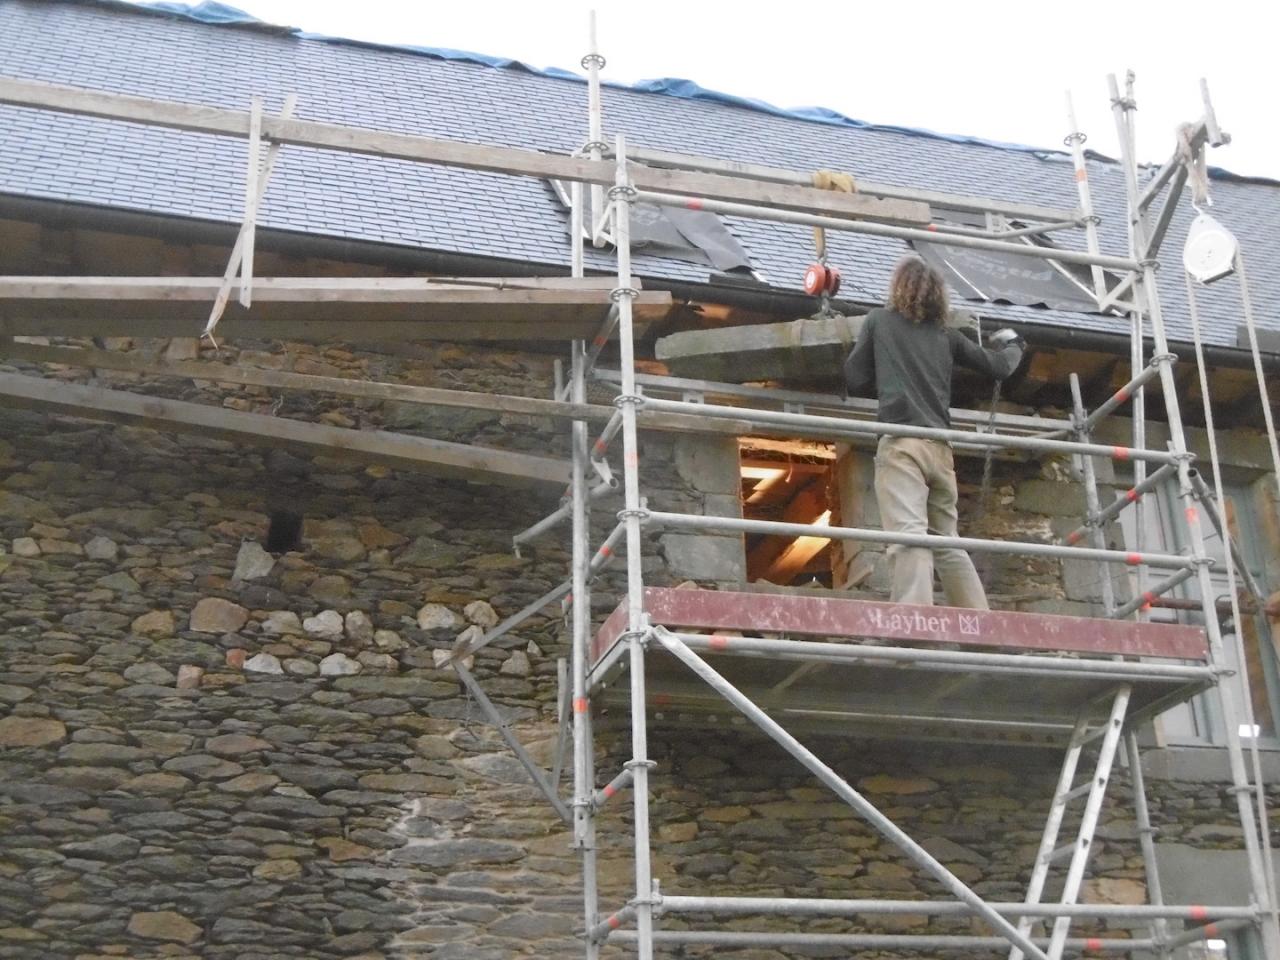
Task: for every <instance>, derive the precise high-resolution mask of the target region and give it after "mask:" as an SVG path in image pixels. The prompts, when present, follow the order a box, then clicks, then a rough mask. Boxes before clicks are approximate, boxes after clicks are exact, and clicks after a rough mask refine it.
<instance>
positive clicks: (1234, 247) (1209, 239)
mask: <svg viewBox="0 0 1280 960" xmlns="http://www.w3.org/2000/svg"><path fill="white" fill-rule="evenodd" d="M1197 211H1198V212H1197V215H1196V218H1195V219H1194V220H1192V221H1191V226H1190V227H1189V228H1188V229H1187V242H1186V245H1185V246H1184V247H1183V248H1182V265H1183V266H1184V267H1186V270H1187V273H1189V274H1190V275H1191V278H1192V279H1193V280H1196V281H1197V282H1199V283H1213V281H1215V280H1221V279H1222V278H1223V277H1225V276H1227V274H1229V273H1232V272H1233V271H1234V270H1235V268H1236V266H1235V264H1236V253H1237V252H1238V251H1239V249H1240V243H1239V241H1237V240H1236V238H1235V236H1234V235H1233V234H1232V233H1231V231H1230V230H1228V229H1227V228H1226V227H1224V226H1223V225H1222V224H1220V223H1219V222H1218V221H1217V220H1215V219H1213V217H1211V216H1209V215H1208V214H1207V213H1205V212H1204V211H1203V210H1200V209H1199V208H1197Z"/></svg>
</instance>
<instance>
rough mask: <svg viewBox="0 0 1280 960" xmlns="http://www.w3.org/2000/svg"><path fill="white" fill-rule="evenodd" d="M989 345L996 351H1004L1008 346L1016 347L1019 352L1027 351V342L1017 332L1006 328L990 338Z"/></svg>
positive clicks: (988, 339)
mask: <svg viewBox="0 0 1280 960" xmlns="http://www.w3.org/2000/svg"><path fill="white" fill-rule="evenodd" d="M987 344H988V346H990V347H991V348H992V349H994V350H1003V349H1004V348H1005V347H1008V346H1015V347H1017V348H1018V349H1019V350H1023V349H1026V346H1027V341H1025V340H1023V339H1022V336H1021V335H1020V334H1019V333H1018V332H1017V331H1016V330H1011V329H1010V328H1009V327H1004V328H1002V329H1000V330H997V331H996V332H995V333H993V334H992V335H991V336H990V337H988V338H987Z"/></svg>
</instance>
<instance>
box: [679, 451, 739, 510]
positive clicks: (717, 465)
mask: <svg viewBox="0 0 1280 960" xmlns="http://www.w3.org/2000/svg"><path fill="white" fill-rule="evenodd" d="M740 462H741V461H740V458H739V454H738V441H737V440H736V439H734V438H733V437H723V438H721V437H684V436H681V437H677V438H676V441H675V466H676V473H678V474H679V475H680V479H681V480H683V481H684V482H685V483H687V484H689V486H691V487H693V488H694V489H695V490H700V491H702V492H703V493H722V494H733V495H734V496H737V495H738V493H739V492H740V491H741V489H742V476H741V472H740V467H739V464H740Z"/></svg>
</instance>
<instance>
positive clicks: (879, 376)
mask: <svg viewBox="0 0 1280 960" xmlns="http://www.w3.org/2000/svg"><path fill="white" fill-rule="evenodd" d="M1021 362H1022V347H1021V346H1019V345H1017V344H1009V345H1008V346H1006V347H1004V348H1003V349H1001V350H986V349H984V348H982V347H980V346H978V345H977V344H975V343H974V342H973V341H971V340H970V339H969V338H968V337H966V336H965V335H964V334H962V333H961V332H960V331H958V330H955V329H952V328H950V327H946V326H943V325H941V324H934V323H913V322H912V321H911V320H909V319H907V318H906V317H904V316H903V315H902V314H900V313H898V312H897V311H896V310H888V309H883V308H880V309H875V310H872V311H871V312H870V313H868V314H867V318H866V320H865V321H863V325H862V331H861V332H860V333H859V334H858V342H857V343H855V344H854V346H853V352H852V353H850V354H849V358H848V359H847V360H845V362H844V379H845V383H846V384H847V385H848V387H849V393H850V394H852V395H854V396H863V397H870V396H874V397H877V398H878V399H879V400H880V407H879V412H878V416H879V419H880V420H882V421H884V422H885V423H909V424H913V425H914V426H917V427H943V428H945V427H950V426H951V415H950V407H951V370H952V367H953V366H954V365H955V364H957V363H958V364H960V365H961V366H964V367H969V368H970V369H972V370H977V371H978V372H979V373H985V374H987V376H990V377H994V378H995V379H996V380H1003V379H1004V378H1005V377H1007V376H1009V375H1010V374H1011V373H1013V371H1014V370H1016V369H1018V364H1019V363H1021Z"/></svg>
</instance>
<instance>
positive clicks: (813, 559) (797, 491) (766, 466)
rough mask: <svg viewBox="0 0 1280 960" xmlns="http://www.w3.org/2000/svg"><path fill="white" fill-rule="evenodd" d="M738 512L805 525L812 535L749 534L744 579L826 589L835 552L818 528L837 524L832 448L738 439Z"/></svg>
mask: <svg viewBox="0 0 1280 960" xmlns="http://www.w3.org/2000/svg"><path fill="white" fill-rule="evenodd" d="M739 453H740V461H741V462H740V472H741V477H742V515H743V517H745V518H747V519H749V520H781V521H784V522H786V523H804V524H808V525H809V526H811V527H812V528H813V530H814V532H813V534H811V535H805V536H800V537H780V536H772V535H764V534H748V535H747V538H746V552H747V580H748V581H751V582H755V581H767V582H769V583H775V584H778V585H779V586H824V587H830V586H831V585H832V580H833V562H834V558H835V554H836V551H835V550H834V549H833V541H832V540H831V538H830V537H826V536H823V535H822V528H823V527H829V526H834V525H837V524H838V523H839V520H838V518H837V516H836V514H837V513H838V502H839V501H838V498H837V497H836V495H835V464H836V452H835V448H834V446H832V445H830V444H821V443H806V442H792V441H787V442H778V441H764V440H742V441H741V442H740V444H739Z"/></svg>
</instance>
